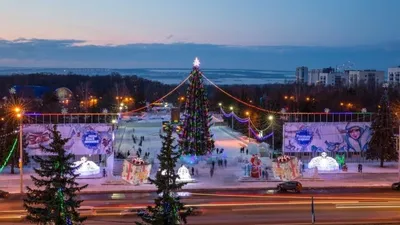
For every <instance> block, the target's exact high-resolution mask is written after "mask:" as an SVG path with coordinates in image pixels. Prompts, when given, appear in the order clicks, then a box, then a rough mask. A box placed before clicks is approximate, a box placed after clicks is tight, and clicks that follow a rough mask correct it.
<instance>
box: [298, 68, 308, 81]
mask: <svg viewBox="0 0 400 225" xmlns="http://www.w3.org/2000/svg"><path fill="white" fill-rule="evenodd" d="M296 82H297V83H298V84H305V83H308V67H306V66H300V67H297V68H296Z"/></svg>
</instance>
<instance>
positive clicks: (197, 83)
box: [179, 58, 214, 155]
mask: <svg viewBox="0 0 400 225" xmlns="http://www.w3.org/2000/svg"><path fill="white" fill-rule="evenodd" d="M199 66H200V62H199V60H198V59H197V58H196V59H195V61H194V63H193V70H192V72H191V77H190V79H189V81H190V84H189V87H188V89H187V93H186V104H185V113H184V117H185V119H184V123H183V129H182V132H181V133H180V135H179V138H180V140H179V146H180V149H181V151H182V152H183V153H184V154H188V155H205V154H207V153H208V152H211V150H212V149H213V148H214V140H213V139H212V135H211V133H210V123H211V116H210V115H209V114H208V99H207V93H206V90H205V88H204V85H203V76H202V72H201V71H200V67H199Z"/></svg>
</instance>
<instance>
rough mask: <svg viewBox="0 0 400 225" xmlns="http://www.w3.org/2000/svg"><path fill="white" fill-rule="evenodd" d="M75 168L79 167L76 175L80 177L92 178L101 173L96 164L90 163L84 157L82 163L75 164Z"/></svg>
mask: <svg viewBox="0 0 400 225" xmlns="http://www.w3.org/2000/svg"><path fill="white" fill-rule="evenodd" d="M74 166H75V167H78V166H79V168H78V169H76V170H75V174H79V175H80V176H90V175H96V174H99V173H100V167H99V166H98V165H96V163H94V162H92V161H88V160H87V158H86V157H82V158H81V160H80V161H77V162H74Z"/></svg>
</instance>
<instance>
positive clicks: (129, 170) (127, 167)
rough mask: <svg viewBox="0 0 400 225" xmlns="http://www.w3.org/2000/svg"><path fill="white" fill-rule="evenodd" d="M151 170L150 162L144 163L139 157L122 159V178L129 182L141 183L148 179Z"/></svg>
mask: <svg viewBox="0 0 400 225" xmlns="http://www.w3.org/2000/svg"><path fill="white" fill-rule="evenodd" d="M150 171H151V164H148V163H146V162H145V161H144V160H143V159H141V158H134V159H133V160H131V161H129V160H124V164H123V169H122V176H121V177H122V179H123V180H125V181H126V182H128V183H130V184H135V185H139V184H143V183H146V182H147V181H148V178H149V176H150Z"/></svg>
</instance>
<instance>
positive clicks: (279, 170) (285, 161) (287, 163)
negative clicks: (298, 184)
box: [272, 156, 301, 181]
mask: <svg viewBox="0 0 400 225" xmlns="http://www.w3.org/2000/svg"><path fill="white" fill-rule="evenodd" d="M288 157H289V156H282V157H280V158H278V159H277V160H275V161H273V162H272V172H273V174H274V177H275V178H276V179H279V180H282V181H290V180H294V179H296V178H298V177H300V175H301V174H300V167H299V160H298V159H297V158H296V157H289V158H288Z"/></svg>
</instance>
